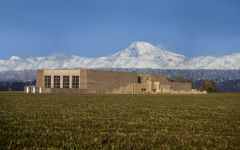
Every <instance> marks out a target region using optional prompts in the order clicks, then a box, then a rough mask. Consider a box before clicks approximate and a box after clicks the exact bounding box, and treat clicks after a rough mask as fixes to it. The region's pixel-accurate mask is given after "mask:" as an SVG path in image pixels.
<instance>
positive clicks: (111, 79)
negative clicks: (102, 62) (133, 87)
mask: <svg viewBox="0 0 240 150" xmlns="http://www.w3.org/2000/svg"><path fill="white" fill-rule="evenodd" d="M131 83H137V74H135V73H127V72H113V71H99V70H87V89H97V90H105V91H106V92H111V91H113V90H115V89H119V88H121V87H125V86H127V85H129V84H131Z"/></svg>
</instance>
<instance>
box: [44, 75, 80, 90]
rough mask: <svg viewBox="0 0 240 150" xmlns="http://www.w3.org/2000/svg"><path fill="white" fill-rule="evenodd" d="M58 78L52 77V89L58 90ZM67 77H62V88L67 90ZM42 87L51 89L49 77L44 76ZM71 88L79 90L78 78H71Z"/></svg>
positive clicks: (68, 82)
mask: <svg viewBox="0 0 240 150" xmlns="http://www.w3.org/2000/svg"><path fill="white" fill-rule="evenodd" d="M60 80H61V77H60V76H54V77H53V88H60ZM69 84H70V78H69V76H63V88H69ZM44 87H46V88H51V76H45V78H44ZM72 88H79V76H72Z"/></svg>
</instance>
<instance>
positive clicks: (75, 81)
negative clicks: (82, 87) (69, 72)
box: [72, 76, 79, 88]
mask: <svg viewBox="0 0 240 150" xmlns="http://www.w3.org/2000/svg"><path fill="white" fill-rule="evenodd" d="M72 88H79V76H72Z"/></svg>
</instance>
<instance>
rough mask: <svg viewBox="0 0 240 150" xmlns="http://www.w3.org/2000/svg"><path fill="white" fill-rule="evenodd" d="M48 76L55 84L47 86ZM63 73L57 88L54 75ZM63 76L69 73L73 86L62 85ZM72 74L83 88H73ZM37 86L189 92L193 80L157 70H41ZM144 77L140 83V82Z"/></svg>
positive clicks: (47, 90)
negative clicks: (173, 78) (179, 79)
mask: <svg viewBox="0 0 240 150" xmlns="http://www.w3.org/2000/svg"><path fill="white" fill-rule="evenodd" d="M44 76H51V81H52V84H51V88H44ZM54 76H60V79H61V80H60V83H61V85H60V88H53V77H54ZM63 76H69V79H70V81H69V88H68V89H64V88H62V87H63V86H62V83H63V82H62V78H63ZM72 76H79V77H80V78H79V79H80V81H79V89H73V88H72ZM36 78H37V84H36V85H37V87H42V88H43V93H86V94H87V93H106V94H108V93H109V94H112V93H118V94H144V93H173V92H175V93H186V92H191V91H192V84H191V83H182V82H173V81H170V80H168V78H167V77H166V76H161V75H157V74H136V73H127V72H114V71H102V70H91V69H81V70H43V69H42V70H38V71H37V76H36ZM138 79H140V83H138Z"/></svg>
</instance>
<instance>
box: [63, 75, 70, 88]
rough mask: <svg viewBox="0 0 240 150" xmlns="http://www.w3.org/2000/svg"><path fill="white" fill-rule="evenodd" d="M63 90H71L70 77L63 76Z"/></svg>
mask: <svg viewBox="0 0 240 150" xmlns="http://www.w3.org/2000/svg"><path fill="white" fill-rule="evenodd" d="M63 88H69V76H63Z"/></svg>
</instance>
